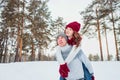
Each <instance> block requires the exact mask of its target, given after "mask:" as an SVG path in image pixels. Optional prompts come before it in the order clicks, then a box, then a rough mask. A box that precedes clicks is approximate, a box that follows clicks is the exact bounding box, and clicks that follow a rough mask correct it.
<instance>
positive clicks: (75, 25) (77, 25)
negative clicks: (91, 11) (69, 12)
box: [66, 21, 81, 32]
mask: <svg viewBox="0 0 120 80" xmlns="http://www.w3.org/2000/svg"><path fill="white" fill-rule="evenodd" d="M68 27H69V28H72V29H73V31H76V32H78V31H79V30H80V27H81V24H80V23H78V22H76V21H74V22H71V23H69V24H68V25H66V28H68Z"/></svg>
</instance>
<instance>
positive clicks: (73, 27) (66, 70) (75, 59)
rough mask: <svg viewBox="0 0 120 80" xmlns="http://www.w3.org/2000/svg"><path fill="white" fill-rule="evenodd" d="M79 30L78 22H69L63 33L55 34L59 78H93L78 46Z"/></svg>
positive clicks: (91, 79)
mask: <svg viewBox="0 0 120 80" xmlns="http://www.w3.org/2000/svg"><path fill="white" fill-rule="evenodd" d="M79 30H80V23H78V22H76V21H75V22H71V23H69V24H68V25H67V26H66V28H65V34H64V33H61V34H59V35H58V36H57V45H58V46H57V49H56V59H57V61H58V62H59V63H60V67H59V73H60V75H61V77H60V80H95V79H94V75H93V74H94V72H93V69H92V65H91V63H90V61H89V59H88V58H87V57H86V56H85V54H84V52H83V51H82V50H81V47H80V42H81V40H82V38H81V36H80V35H79V33H78V31H79ZM88 73H89V74H88Z"/></svg>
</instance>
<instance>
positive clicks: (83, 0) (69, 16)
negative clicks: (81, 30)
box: [48, 0, 91, 23]
mask: <svg viewBox="0 0 120 80" xmlns="http://www.w3.org/2000/svg"><path fill="white" fill-rule="evenodd" d="M90 2H91V0H49V2H48V7H49V9H50V11H51V15H52V17H53V18H57V17H58V16H59V17H63V18H64V21H65V22H67V23H69V22H71V21H78V22H81V18H82V17H81V16H80V14H79V13H80V12H81V11H83V10H84V9H85V8H86V7H87V5H88V4H89V3H90Z"/></svg>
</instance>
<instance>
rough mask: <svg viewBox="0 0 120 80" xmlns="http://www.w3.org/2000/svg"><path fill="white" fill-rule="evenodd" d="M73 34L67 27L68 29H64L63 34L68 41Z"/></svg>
mask: <svg viewBox="0 0 120 80" xmlns="http://www.w3.org/2000/svg"><path fill="white" fill-rule="evenodd" d="M73 33H74V31H73V29H72V28H69V27H68V28H66V29H65V34H66V35H67V36H68V38H69V39H70V38H72V36H73Z"/></svg>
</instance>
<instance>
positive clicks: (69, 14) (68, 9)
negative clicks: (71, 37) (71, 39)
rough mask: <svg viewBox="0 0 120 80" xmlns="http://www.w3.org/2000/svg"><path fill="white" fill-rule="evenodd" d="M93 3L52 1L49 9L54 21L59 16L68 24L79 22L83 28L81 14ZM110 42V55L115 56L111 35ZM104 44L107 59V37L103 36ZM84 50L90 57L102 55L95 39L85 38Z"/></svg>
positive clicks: (76, 0)
mask: <svg viewBox="0 0 120 80" xmlns="http://www.w3.org/2000/svg"><path fill="white" fill-rule="evenodd" d="M91 2H92V0H50V1H49V2H48V7H49V10H50V11H51V15H52V17H53V19H56V18H57V17H58V16H59V17H63V21H65V22H67V24H68V23H69V22H72V21H78V22H80V23H81V27H82V25H83V23H82V16H80V14H79V12H81V11H83V10H84V9H85V8H86V7H87V6H88V5H89V4H90V3H91ZM108 42H109V43H108V44H109V50H110V54H113V55H115V44H114V37H113V34H111V33H109V34H108ZM102 43H103V44H102V45H103V53H104V54H103V55H104V56H105V58H106V55H107V54H106V46H105V45H106V43H105V37H103V36H102ZM82 48H83V50H84V51H85V53H86V54H87V55H89V53H92V54H98V53H99V54H98V55H100V51H99V42H98V40H97V39H95V38H92V39H88V37H87V36H83V40H82Z"/></svg>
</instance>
